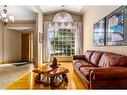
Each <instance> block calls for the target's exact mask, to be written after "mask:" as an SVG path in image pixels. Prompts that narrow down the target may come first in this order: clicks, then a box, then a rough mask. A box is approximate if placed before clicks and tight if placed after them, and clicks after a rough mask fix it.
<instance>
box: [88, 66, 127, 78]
mask: <svg viewBox="0 0 127 95" xmlns="http://www.w3.org/2000/svg"><path fill="white" fill-rule="evenodd" d="M90 79H91V80H105V79H106V80H108V79H109V80H111V79H127V68H125V67H109V68H100V67H99V68H93V69H92V70H91V71H90Z"/></svg>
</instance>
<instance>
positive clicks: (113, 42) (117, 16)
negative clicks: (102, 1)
mask: <svg viewBox="0 0 127 95" xmlns="http://www.w3.org/2000/svg"><path fill="white" fill-rule="evenodd" d="M124 33H125V29H124V7H123V6H122V7H119V8H118V9H116V10H115V11H113V12H112V13H111V14H109V15H108V16H106V45H107V46H122V45H125V44H124V41H125V39H124V36H125V35H124Z"/></svg>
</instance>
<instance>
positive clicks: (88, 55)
mask: <svg viewBox="0 0 127 95" xmlns="http://www.w3.org/2000/svg"><path fill="white" fill-rule="evenodd" d="M93 52H94V51H91V50H87V51H86V52H85V59H86V61H87V62H89V61H90V57H91V55H92V54H93Z"/></svg>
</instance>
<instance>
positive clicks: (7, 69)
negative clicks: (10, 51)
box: [0, 63, 34, 89]
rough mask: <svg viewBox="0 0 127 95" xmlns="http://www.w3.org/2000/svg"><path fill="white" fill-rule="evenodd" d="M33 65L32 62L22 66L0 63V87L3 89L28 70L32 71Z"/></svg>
mask: <svg viewBox="0 0 127 95" xmlns="http://www.w3.org/2000/svg"><path fill="white" fill-rule="evenodd" d="M33 67H34V65H33V64H32V63H31V64H25V65H20V66H15V65H13V64H2V65H0V89H3V88H4V87H6V86H7V85H9V84H10V83H12V82H14V81H16V80H17V79H19V78H20V77H21V76H23V75H24V74H26V73H27V72H30V71H31V70H32V69H33Z"/></svg>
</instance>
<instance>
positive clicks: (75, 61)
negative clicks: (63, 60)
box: [73, 60, 82, 64]
mask: <svg viewBox="0 0 127 95" xmlns="http://www.w3.org/2000/svg"><path fill="white" fill-rule="evenodd" d="M80 61H82V60H73V63H74V64H76V63H77V62H80Z"/></svg>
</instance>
